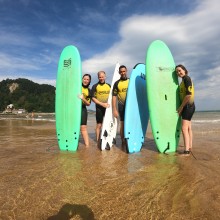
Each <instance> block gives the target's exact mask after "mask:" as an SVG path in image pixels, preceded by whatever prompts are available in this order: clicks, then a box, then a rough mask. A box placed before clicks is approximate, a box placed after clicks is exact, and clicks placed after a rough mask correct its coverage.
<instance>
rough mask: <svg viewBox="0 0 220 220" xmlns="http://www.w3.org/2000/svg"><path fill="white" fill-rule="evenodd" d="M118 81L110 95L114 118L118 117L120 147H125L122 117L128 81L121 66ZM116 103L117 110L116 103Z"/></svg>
mask: <svg viewBox="0 0 220 220" xmlns="http://www.w3.org/2000/svg"><path fill="white" fill-rule="evenodd" d="M119 74H120V75H121V77H120V79H119V80H117V81H116V82H115V83H114V86H113V93H112V111H113V115H114V117H116V118H117V117H118V116H119V117H120V136H121V140H122V147H124V145H125V139H124V115H125V101H126V95H127V89H128V83H129V79H128V78H127V68H126V66H124V65H122V66H120V67H119ZM117 101H118V109H117V106H116V103H117Z"/></svg>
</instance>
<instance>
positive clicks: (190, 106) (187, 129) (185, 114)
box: [175, 64, 195, 155]
mask: <svg viewBox="0 0 220 220" xmlns="http://www.w3.org/2000/svg"><path fill="white" fill-rule="evenodd" d="M175 70H176V74H177V75H178V77H180V78H182V82H181V83H180V86H179V89H180V100H181V105H180V106H179V108H178V109H177V112H178V114H179V116H182V133H183V139H184V147H185V150H184V155H189V154H190V151H191V150H192V139H193V135H192V125H191V119H192V116H193V114H194V112H195V103H194V86H193V82H192V80H191V78H190V77H189V76H188V71H187V69H186V68H185V67H184V66H183V65H181V64H180V65H177V66H176V67H175Z"/></svg>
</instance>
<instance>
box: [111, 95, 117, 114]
mask: <svg viewBox="0 0 220 220" xmlns="http://www.w3.org/2000/svg"><path fill="white" fill-rule="evenodd" d="M116 105H117V96H114V95H113V96H112V112H113V115H114V117H115V118H117V117H118V109H117V106H116Z"/></svg>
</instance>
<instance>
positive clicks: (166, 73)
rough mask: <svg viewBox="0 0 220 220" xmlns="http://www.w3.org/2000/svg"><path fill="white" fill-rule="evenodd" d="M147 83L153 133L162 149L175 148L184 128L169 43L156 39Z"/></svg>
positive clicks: (150, 53) (149, 55) (148, 59)
mask: <svg viewBox="0 0 220 220" xmlns="http://www.w3.org/2000/svg"><path fill="white" fill-rule="evenodd" d="M146 73H147V74H146V76H147V80H146V84H147V96H148V108H149V114H150V123H151V128H152V133H153V136H154V139H155V142H156V145H157V148H158V150H159V152H161V153H168V152H175V151H176V148H177V146H178V143H179V138H180V132H181V119H180V117H179V116H178V114H177V112H176V110H177V109H178V107H179V105H180V99H179V90H178V89H179V86H178V77H177V75H176V73H175V63H174V59H173V56H172V54H171V52H170V50H169V48H168V47H167V45H166V44H165V43H164V42H162V41H160V40H156V41H153V42H152V43H151V44H150V46H149V48H148V50H147V56H146Z"/></svg>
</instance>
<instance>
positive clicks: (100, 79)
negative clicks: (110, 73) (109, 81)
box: [98, 71, 106, 83]
mask: <svg viewBox="0 0 220 220" xmlns="http://www.w3.org/2000/svg"><path fill="white" fill-rule="evenodd" d="M105 78H106V76H105V72H103V71H100V72H99V73H98V79H99V82H100V83H104V82H105Z"/></svg>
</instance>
